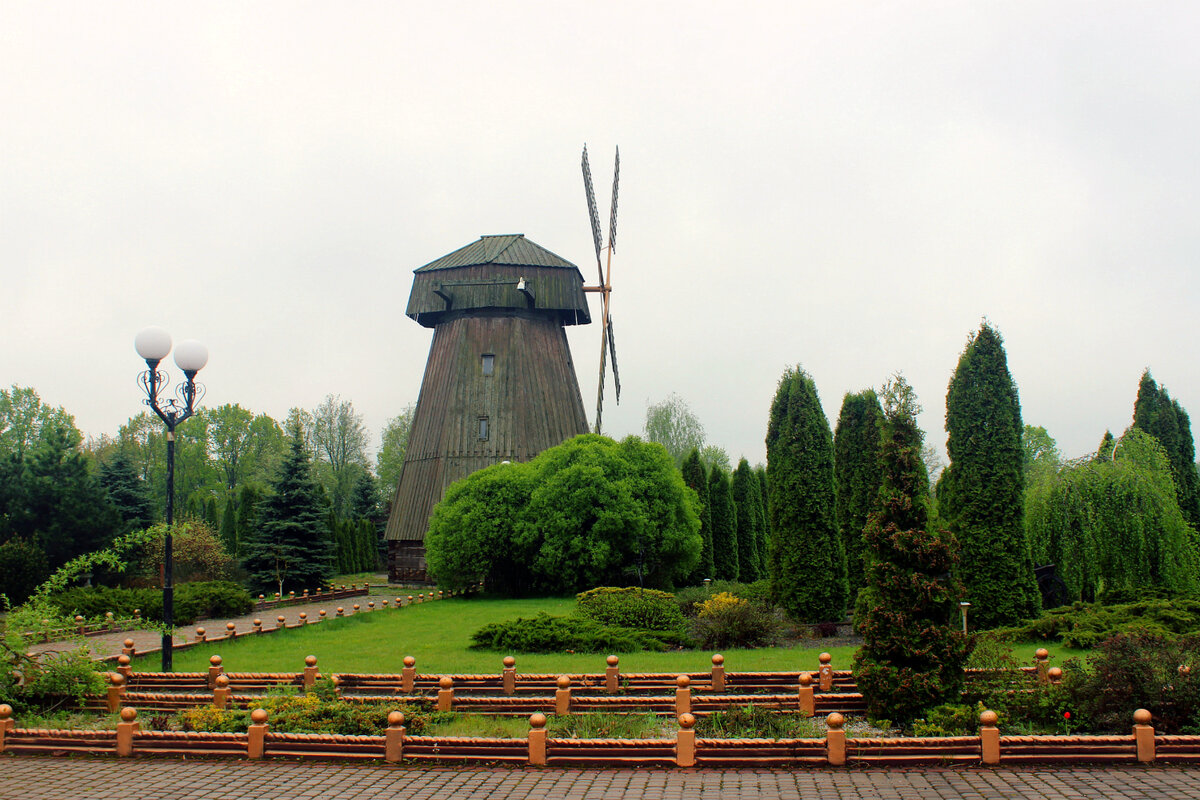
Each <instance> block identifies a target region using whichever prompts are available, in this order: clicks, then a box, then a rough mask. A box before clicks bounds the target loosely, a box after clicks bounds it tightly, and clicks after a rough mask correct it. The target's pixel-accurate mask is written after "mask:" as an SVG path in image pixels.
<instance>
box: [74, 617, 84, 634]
mask: <svg viewBox="0 0 1200 800" xmlns="http://www.w3.org/2000/svg"><path fill="white" fill-rule="evenodd" d="M75 627H76V628H77V629H78V630H79V635H80V636H83V635H84V634H85V633H87V620H85V619H84V618H83V617H82V616H80V615H79V614H76V615H75Z"/></svg>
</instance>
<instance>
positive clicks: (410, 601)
mask: <svg viewBox="0 0 1200 800" xmlns="http://www.w3.org/2000/svg"><path fill="white" fill-rule="evenodd" d="M408 604H409V605H410V606H411V605H412V604H413V596H412V595H411V594H410V595H409V596H408Z"/></svg>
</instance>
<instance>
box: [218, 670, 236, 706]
mask: <svg viewBox="0 0 1200 800" xmlns="http://www.w3.org/2000/svg"><path fill="white" fill-rule="evenodd" d="M232 694H233V690H232V689H230V688H229V677H228V676H227V675H218V676H217V685H216V686H214V687H213V708H219V709H221V710H222V711H224V710H225V709H227V708H229V696H230V695H232Z"/></svg>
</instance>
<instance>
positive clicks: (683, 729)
mask: <svg viewBox="0 0 1200 800" xmlns="http://www.w3.org/2000/svg"><path fill="white" fill-rule="evenodd" d="M695 725H696V718H695V717H694V716H692V715H691V714H680V715H679V732H678V733H676V734H675V766H677V767H694V766H696V731H694V730H693V728H694V727H695Z"/></svg>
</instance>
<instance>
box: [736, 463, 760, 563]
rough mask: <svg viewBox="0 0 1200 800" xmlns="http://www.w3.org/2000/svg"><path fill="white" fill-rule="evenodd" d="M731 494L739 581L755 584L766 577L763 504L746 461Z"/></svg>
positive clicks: (738, 471)
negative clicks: (763, 569) (762, 566)
mask: <svg viewBox="0 0 1200 800" xmlns="http://www.w3.org/2000/svg"><path fill="white" fill-rule="evenodd" d="M731 491H732V493H733V507H734V510H735V511H736V517H737V556H738V580H739V581H741V582H742V583H754V582H755V581H756V580H758V579H759V578H761V577H763V576H762V575H761V574H760V573H759V571H758V566H759V558H758V540H759V538H760V537H759V532H760V531H761V529H762V503H761V501H760V500H759V497H758V480H757V479H756V478H755V477H754V470H753V469H751V468H750V462H749V461H747V460H746V459H744V458H743V459H742V460H741V461H739V462H738V466H737V469H736V470H734V473H733V481H732V483H731Z"/></svg>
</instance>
